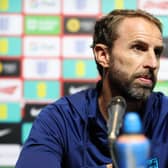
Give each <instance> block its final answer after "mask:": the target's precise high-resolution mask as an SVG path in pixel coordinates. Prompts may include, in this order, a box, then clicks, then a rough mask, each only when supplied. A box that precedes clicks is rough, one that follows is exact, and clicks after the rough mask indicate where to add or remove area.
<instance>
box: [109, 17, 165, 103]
mask: <svg viewBox="0 0 168 168" xmlns="http://www.w3.org/2000/svg"><path fill="white" fill-rule="evenodd" d="M118 34H119V37H118V39H117V40H116V41H115V42H114V45H113V48H112V51H111V55H110V59H111V60H110V67H109V82H110V86H111V89H112V91H113V89H115V90H117V92H119V93H120V94H121V95H123V96H124V97H127V98H131V99H136V100H140V99H146V98H147V97H148V96H149V95H150V93H151V91H152V90H153V88H154V86H155V84H156V81H157V73H158V70H159V65H160V55H161V53H162V50H163V41H162V35H161V33H160V31H159V29H158V28H157V27H156V25H154V24H153V23H151V22H149V21H147V20H145V19H143V18H139V17H136V18H126V19H124V20H123V22H122V23H120V25H119V29H118Z"/></svg>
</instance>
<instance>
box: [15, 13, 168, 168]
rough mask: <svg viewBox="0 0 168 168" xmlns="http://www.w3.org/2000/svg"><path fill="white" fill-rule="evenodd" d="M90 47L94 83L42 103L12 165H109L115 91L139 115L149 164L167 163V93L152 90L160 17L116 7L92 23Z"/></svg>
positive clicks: (41, 167) (43, 167)
mask: <svg viewBox="0 0 168 168" xmlns="http://www.w3.org/2000/svg"><path fill="white" fill-rule="evenodd" d="M92 48H93V52H94V55H95V60H96V63H97V67H98V71H99V73H100V76H101V80H100V81H99V82H98V84H97V87H96V88H91V89H88V90H85V91H82V92H79V93H77V94H74V95H70V96H66V97H63V98H61V99H60V100H58V101H56V102H54V103H52V104H50V105H48V106H47V107H45V108H44V109H43V110H42V112H41V113H40V115H39V116H38V117H37V119H36V120H35V122H34V124H33V127H32V130H31V133H30V136H29V138H28V140H27V142H26V143H25V145H24V147H23V150H22V152H21V154H20V157H19V160H18V162H17V164H16V168H86V167H87V168H106V167H112V163H113V161H112V159H111V156H110V152H109V146H108V135H107V120H108V113H107V105H108V103H109V101H110V100H111V98H112V97H115V96H122V97H124V98H125V100H126V103H127V109H126V111H136V112H138V113H139V115H140V116H141V118H142V121H143V126H144V131H145V135H146V136H147V137H148V138H149V139H150V140H151V143H152V152H151V156H150V160H149V162H148V165H149V167H150V166H152V165H153V167H156V168H157V167H159V168H166V167H168V133H167V132H168V130H167V129H168V122H167V120H168V98H167V97H166V96H164V95H163V94H162V93H153V92H152V90H153V88H154V86H155V84H156V81H157V73H158V70H159V62H160V56H161V53H162V50H163V40H162V27H161V23H160V21H159V20H158V19H157V18H155V17H154V16H152V15H150V14H149V13H146V12H145V11H141V10H135V11H134V10H114V11H112V12H111V13H109V14H108V15H107V16H104V17H102V18H101V19H100V20H98V21H97V22H96V25H95V32H94V36H93V44H92Z"/></svg>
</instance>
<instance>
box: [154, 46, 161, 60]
mask: <svg viewBox="0 0 168 168" xmlns="http://www.w3.org/2000/svg"><path fill="white" fill-rule="evenodd" d="M161 54H162V49H160V48H157V49H155V55H156V56H157V58H160V56H161Z"/></svg>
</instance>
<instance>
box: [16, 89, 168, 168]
mask: <svg viewBox="0 0 168 168" xmlns="http://www.w3.org/2000/svg"><path fill="white" fill-rule="evenodd" d="M97 97H98V95H97V90H96V89H88V90H85V91H82V92H79V93H77V94H74V95H70V96H65V97H63V98H61V99H59V100H58V101H56V102H54V103H52V104H50V105H48V106H46V107H45V108H44V109H43V110H42V111H41V113H40V114H39V116H38V117H37V118H36V120H35V122H34V124H33V127H32V129H31V132H30V135H29V137H28V140H27V141H26V143H25V144H24V147H23V149H22V151H21V154H20V157H19V159H18V162H17V164H16V168H105V167H106V165H107V164H109V163H112V160H111V158H110V153H109V148H108V139H107V126H106V121H105V120H104V118H103V116H102V115H101V113H100V111H99V109H98V102H97ZM141 116H142V115H141ZM142 117H143V118H142V120H143V125H144V131H145V134H146V136H148V137H149V138H150V140H151V142H152V153H151V158H150V160H149V165H150V166H149V167H150V168H157V167H159V168H167V167H168V98H167V97H166V96H164V95H163V94H161V93H153V94H152V95H151V96H150V98H149V100H148V102H147V104H146V109H145V111H144V115H143V116H142ZM152 166H153V167H152Z"/></svg>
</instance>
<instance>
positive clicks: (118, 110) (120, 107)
mask: <svg viewBox="0 0 168 168" xmlns="http://www.w3.org/2000/svg"><path fill="white" fill-rule="evenodd" d="M126 106H127V105H126V101H125V99H124V98H123V97H121V96H116V97H113V98H112V99H111V101H110V103H109V104H108V106H107V112H108V120H107V129H108V141H109V147H110V153H111V157H112V161H113V165H114V167H115V168H117V167H118V165H117V162H116V156H115V150H114V143H115V140H116V138H117V136H118V134H119V130H120V128H121V126H122V122H123V118H124V114H125V110H126Z"/></svg>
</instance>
